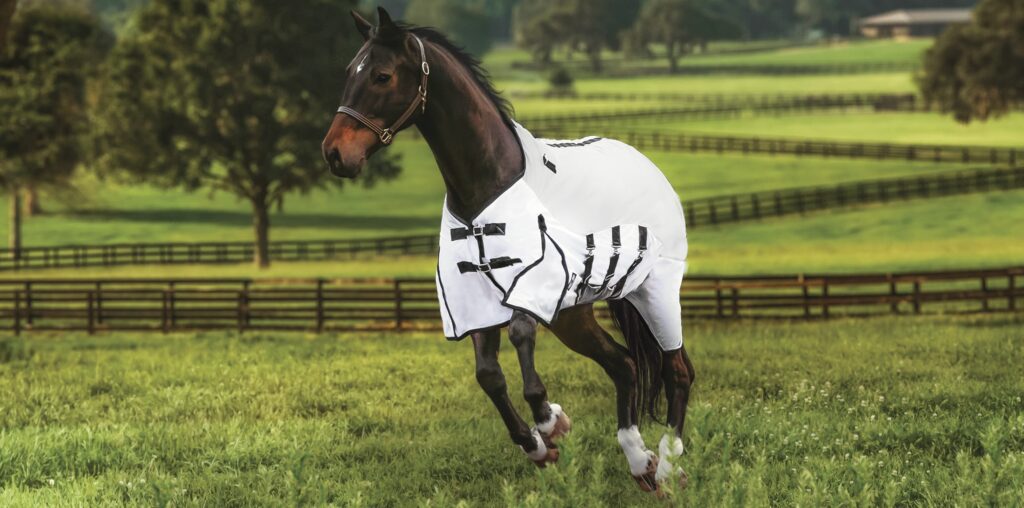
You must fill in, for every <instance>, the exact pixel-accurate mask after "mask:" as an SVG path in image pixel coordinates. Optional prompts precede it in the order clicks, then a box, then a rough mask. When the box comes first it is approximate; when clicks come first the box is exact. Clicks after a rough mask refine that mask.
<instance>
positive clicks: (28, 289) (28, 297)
mask: <svg viewBox="0 0 1024 508" xmlns="http://www.w3.org/2000/svg"><path fill="white" fill-rule="evenodd" d="M25 324H26V325H28V326H32V324H33V317H32V282H31V281H25Z"/></svg>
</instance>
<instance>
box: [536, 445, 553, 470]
mask: <svg viewBox="0 0 1024 508" xmlns="http://www.w3.org/2000/svg"><path fill="white" fill-rule="evenodd" d="M531 460H532V459H531ZM555 462H558V448H556V447H554V446H552V445H548V452H547V453H546V454H545V455H544V457H543V458H542V459H540V460H534V461H533V463H534V464H536V465H537V467H539V468H541V469H544V468H546V467H548V464H554V463H555Z"/></svg>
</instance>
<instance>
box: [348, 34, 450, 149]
mask: <svg viewBox="0 0 1024 508" xmlns="http://www.w3.org/2000/svg"><path fill="white" fill-rule="evenodd" d="M409 35H410V36H412V38H413V40H414V41H416V45H417V46H419V48H420V87H419V90H417V93H416V98H415V99H413V100H412V103H410V104H409V107H408V108H406V109H405V113H402V116H400V117H398V120H395V123H393V124H391V126H390V127H380V126H378V125H377V124H375V123H373V121H372V120H370V119H369V118H368V117H367V116H366V115H364V114H362V113H360V112H358V111H356V110H354V109H352V108H350V107H348V106H342V107H340V108H338V111H337V112H338V113H341V114H345V115H348V116H351V117H352V118H355V119H356V120H358V121H359V123H361V124H363V125H365V126H367V127H369V128H370V130H372V131H373V132H376V133H377V136H378V137H379V138H380V142H381V143H384V144H385V145H390V144H391V140H393V139H394V138H395V134H396V133H397V132H398V131H399V130H400V129H402V127H403V125H404V124H405V122H406V121H407V120H409V117H410V116H412V114H413V113H414V112H415V111H416V108H417V107H419V108H420V110H421V111H423V112H426V110H427V77H429V76H430V65H428V64H427V52H426V51H425V50H424V49H423V42H421V41H420V38H419V37H416V36H415V35H413V34H409Z"/></svg>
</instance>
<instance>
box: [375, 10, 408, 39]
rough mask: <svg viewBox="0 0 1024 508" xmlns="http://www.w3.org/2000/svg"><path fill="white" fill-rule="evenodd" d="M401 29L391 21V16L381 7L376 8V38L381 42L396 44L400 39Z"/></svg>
mask: <svg viewBox="0 0 1024 508" xmlns="http://www.w3.org/2000/svg"><path fill="white" fill-rule="evenodd" d="M402 34H403V31H402V29H401V28H400V27H399V26H398V25H396V24H395V22H394V21H392V20H391V15H390V14H388V11H386V10H384V8H383V7H377V32H376V37H377V38H378V39H380V40H383V41H390V42H396V41H400V40H401V39H402V37H401V36H402Z"/></svg>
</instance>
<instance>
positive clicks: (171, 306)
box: [167, 282, 178, 328]
mask: <svg viewBox="0 0 1024 508" xmlns="http://www.w3.org/2000/svg"><path fill="white" fill-rule="evenodd" d="M174 287H175V284H174V282H171V283H170V291H168V293H167V308H168V310H170V313H171V328H176V327H177V326H178V316H177V312H176V310H177V309H175V308H174V307H175V305H174V299H175V298H174Z"/></svg>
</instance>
